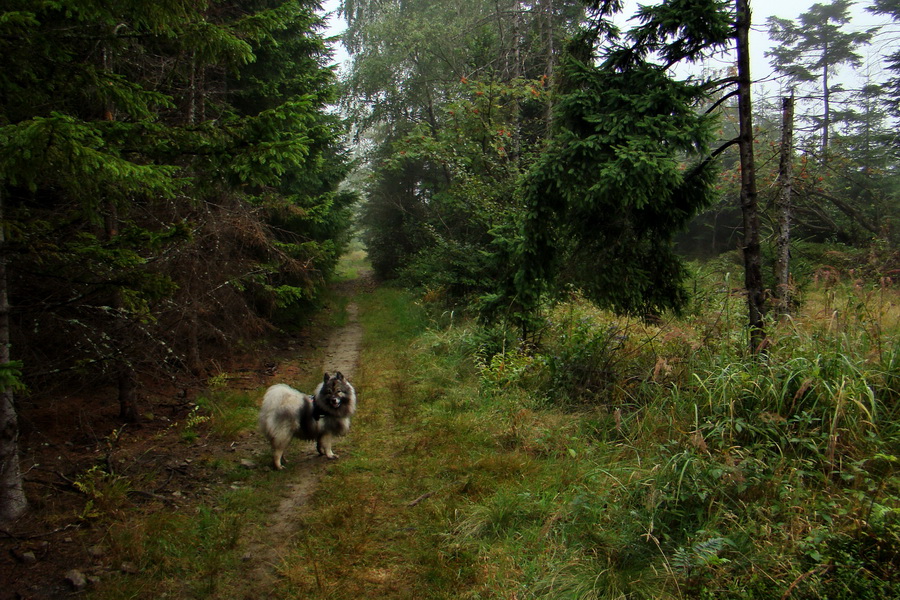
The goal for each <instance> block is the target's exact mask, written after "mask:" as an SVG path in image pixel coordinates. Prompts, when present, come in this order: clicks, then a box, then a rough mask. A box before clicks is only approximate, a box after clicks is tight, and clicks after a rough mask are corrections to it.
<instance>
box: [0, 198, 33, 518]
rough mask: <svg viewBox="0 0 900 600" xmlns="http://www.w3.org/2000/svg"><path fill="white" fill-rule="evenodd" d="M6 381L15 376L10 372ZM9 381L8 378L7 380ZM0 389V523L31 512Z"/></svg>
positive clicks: (4, 362)
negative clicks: (27, 510)
mask: <svg viewBox="0 0 900 600" xmlns="http://www.w3.org/2000/svg"><path fill="white" fill-rule="evenodd" d="M2 217H3V197H2V191H0V369H7V368H8V367H9V362H10V354H9V299H8V297H7V292H6V255H5V248H4V246H5V245H6V231H5V229H4V226H3V224H2V220H3V219H2ZM6 375H7V377H9V376H11V375H12V372H8V373H7V374H6ZM4 379H6V378H4ZM3 383H4V384H5V385H3V386H2V387H0V522H7V521H13V520H15V519H18V518H19V517H21V516H22V515H23V514H24V513H25V510H26V509H27V508H28V501H27V500H26V499H25V490H24V489H23V487H22V471H21V469H20V468H19V420H18V416H17V414H16V405H15V401H14V398H13V390H12V386H11V382H9V381H4V382H3Z"/></svg>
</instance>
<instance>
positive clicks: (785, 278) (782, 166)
mask: <svg viewBox="0 0 900 600" xmlns="http://www.w3.org/2000/svg"><path fill="white" fill-rule="evenodd" d="M793 158H794V93H793V92H791V96H790V97H789V98H782V99H781V160H780V162H779V164H778V181H779V183H780V188H781V189H780V191H779V194H778V201H777V203H776V212H777V219H776V222H775V227H776V232H775V235H776V237H775V281H776V284H777V288H776V291H775V293H776V295H777V297H778V312H779V314H781V315H788V314H790V312H791V301H792V299H793V298H792V294H791V289H792V286H791V264H790V261H791V191H792V185H791V184H792V177H793Z"/></svg>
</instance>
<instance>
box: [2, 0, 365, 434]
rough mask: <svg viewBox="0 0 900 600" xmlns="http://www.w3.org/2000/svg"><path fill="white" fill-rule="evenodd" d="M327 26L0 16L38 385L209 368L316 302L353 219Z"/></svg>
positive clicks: (5, 127)
mask: <svg viewBox="0 0 900 600" xmlns="http://www.w3.org/2000/svg"><path fill="white" fill-rule="evenodd" d="M317 8H318V6H317V3H316V2H308V1H305V0H300V1H282V0H258V1H253V2H228V1H203V2H192V1H191V2H187V1H182V0H170V1H166V2H142V1H138V0H134V1H126V2H116V3H112V4H110V3H98V2H92V1H89V0H85V1H75V2H37V3H35V2H21V1H14V0H11V1H7V2H4V3H3V5H2V12H0V54H2V55H3V57H4V69H3V73H2V75H0V90H2V93H0V98H2V100H0V194H2V195H3V202H4V208H5V219H6V220H5V224H6V227H7V230H8V232H9V235H8V241H7V245H6V248H5V256H6V257H7V259H8V260H9V272H8V289H9V296H10V301H11V304H12V305H13V307H14V308H13V312H12V323H13V327H12V345H13V349H14V350H13V355H14V357H18V358H20V359H22V360H24V365H25V368H24V376H25V378H26V380H27V381H28V383H29V385H31V386H33V387H34V388H35V389H41V388H45V387H46V386H48V385H52V384H59V383H62V382H63V381H65V380H66V376H68V375H74V374H78V375H79V376H84V377H87V378H88V380H95V379H96V378H97V377H98V376H101V375H102V376H115V377H119V378H121V377H122V373H123V372H124V373H133V372H134V371H135V370H138V371H140V370H141V369H151V370H153V372H154V373H155V374H156V375H157V376H159V375H160V374H161V371H160V368H161V367H163V366H164V365H167V367H166V368H171V369H181V368H191V369H193V370H197V369H200V368H202V366H203V364H204V362H205V361H206V360H207V359H208V358H210V357H211V356H214V355H217V354H220V353H221V351H222V350H223V349H226V348H227V347H228V346H229V345H231V344H234V343H236V342H237V341H239V340H241V339H248V338H251V337H252V336H253V335H255V334H258V333H260V332H263V331H265V330H266V329H268V328H270V327H271V324H272V323H273V322H278V323H283V324H288V323H289V322H288V321H282V320H281V317H282V316H284V315H287V314H289V313H290V314H294V315H295V316H296V312H293V313H291V311H295V309H297V308H302V307H303V306H308V305H309V303H310V302H311V301H312V300H313V299H314V298H315V296H316V294H317V290H318V289H319V288H320V286H321V284H322V282H323V280H324V277H325V276H326V275H327V274H328V273H329V271H330V270H331V268H332V267H333V265H334V264H335V260H336V258H337V256H338V255H339V253H340V251H341V247H342V244H343V242H344V240H345V238H346V231H347V228H348V225H349V219H348V217H349V215H348V207H349V204H350V203H351V201H352V197H351V196H349V195H348V194H346V193H341V192H339V191H338V189H337V186H338V183H339V182H340V181H341V180H342V178H343V177H344V175H345V173H346V170H347V160H346V159H345V157H344V150H343V148H342V147H341V145H340V142H339V136H340V134H341V124H340V122H339V121H338V120H337V118H336V117H334V116H331V115H330V114H329V113H328V112H326V110H325V107H326V105H327V104H328V103H329V102H331V101H333V100H334V99H335V98H334V75H333V73H332V71H331V69H330V68H329V67H328V61H329V57H330V51H329V49H328V48H327V46H326V45H325V42H324V40H323V38H322V35H321V30H322V27H323V25H322V22H321V17H319V16H318V15H317V13H316V10H317ZM163 371H165V369H163ZM129 377H130V376H129ZM120 387H121V380H120ZM121 391H122V390H121V389H120V393H121ZM128 416H130V417H131V418H133V417H134V416H135V415H134V414H131V415H128Z"/></svg>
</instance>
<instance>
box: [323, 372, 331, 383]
mask: <svg viewBox="0 0 900 600" xmlns="http://www.w3.org/2000/svg"><path fill="white" fill-rule="evenodd" d="M329 379H331V375H329V374H328V371H325V377H324V378H323V379H322V383H328V380H329Z"/></svg>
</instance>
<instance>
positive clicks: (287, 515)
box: [244, 284, 363, 595]
mask: <svg viewBox="0 0 900 600" xmlns="http://www.w3.org/2000/svg"><path fill="white" fill-rule="evenodd" d="M358 287H359V285H358V284H357V285H353V286H352V288H349V289H347V290H346V291H347V293H348V294H349V295H351V298H352V294H353V293H355V291H356V289H358ZM358 313H359V307H358V306H357V304H356V303H355V302H352V301H351V302H350V303H349V304H348V305H347V324H346V325H344V326H343V327H340V328H337V329H335V330H334V331H333V332H332V333H331V335H330V336H329V337H328V339H327V340H326V342H325V359H324V364H323V365H322V368H321V371H327V372H334V371H340V372H341V373H343V374H344V375H345V376H346V377H347V378H348V379H349V380H350V381H351V382H352V381H353V380H354V377H355V375H356V373H357V367H358V365H359V357H360V352H361V350H362V340H363V329H362V326H361V325H360V324H359V322H358V320H357V318H358ZM309 391H311V390H309ZM340 445H341V444H340V441H338V442H337V444H336V449H337V453H338V455H340ZM263 455H264V456H265V457H266V458H268V456H269V454H268V450H267V449H266V451H265V452H264V454H263ZM286 455H287V460H286V461H285V464H286V465H287V469H286V470H285V471H283V472H282V473H281V474H283V475H284V477H285V482H284V495H283V498H282V500H281V502H280V503H279V505H278V508H277V509H276V510H275V511H274V512H273V513H272V514H271V515H269V518H268V519H267V521H266V523H265V524H263V526H262V527H261V528H260V529H258V530H256V531H255V532H254V533H253V535H252V537H251V538H250V539H249V540H248V542H247V552H246V553H245V554H244V561H245V562H246V563H247V566H248V569H247V573H248V576H249V577H250V578H251V581H252V582H251V584H250V585H249V586H248V587H249V588H250V589H255V590H258V591H260V592H262V591H263V590H266V591H268V590H272V589H273V588H274V587H275V585H276V582H277V579H278V577H279V572H280V570H281V568H282V566H283V560H284V556H285V550H286V549H288V548H289V547H290V546H291V543H292V542H293V541H294V538H295V535H296V529H297V518H296V517H297V514H298V513H299V511H301V510H302V507H303V506H304V505H305V504H307V503H308V502H309V499H310V498H311V497H312V495H313V493H314V492H315V490H316V488H317V487H318V483H319V479H320V478H321V476H322V473H323V471H324V469H326V468H327V464H328V461H327V460H326V459H325V458H324V457H322V456H319V454H318V453H317V452H316V451H315V449H314V447H313V445H312V443H311V442H303V441H300V440H295V441H294V442H292V443H291V445H290V447H289V448H288V451H287V453H286ZM260 462H262V461H260ZM263 468H268V464H266V465H265V466H264V467H263ZM262 595H265V594H262Z"/></svg>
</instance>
